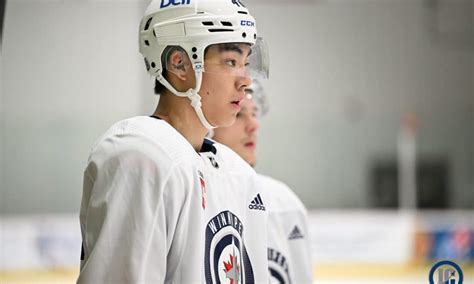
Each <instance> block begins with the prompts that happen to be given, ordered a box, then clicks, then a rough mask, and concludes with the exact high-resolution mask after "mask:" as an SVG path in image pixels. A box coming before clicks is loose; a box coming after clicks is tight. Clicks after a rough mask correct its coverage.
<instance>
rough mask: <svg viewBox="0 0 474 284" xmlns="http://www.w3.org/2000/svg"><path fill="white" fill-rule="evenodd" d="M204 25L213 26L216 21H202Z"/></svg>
mask: <svg viewBox="0 0 474 284" xmlns="http://www.w3.org/2000/svg"><path fill="white" fill-rule="evenodd" d="M202 24H203V25H205V26H213V25H214V23H213V22H202Z"/></svg>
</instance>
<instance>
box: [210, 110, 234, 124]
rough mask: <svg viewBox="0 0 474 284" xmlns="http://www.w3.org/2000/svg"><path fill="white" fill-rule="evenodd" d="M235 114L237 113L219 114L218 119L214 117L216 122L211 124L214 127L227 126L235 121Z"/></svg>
mask: <svg viewBox="0 0 474 284" xmlns="http://www.w3.org/2000/svg"><path fill="white" fill-rule="evenodd" d="M236 116H237V113H229V114H226V115H221V116H219V119H216V123H214V124H213V125H214V126H215V127H229V126H232V125H233V124H234V122H235V118H236Z"/></svg>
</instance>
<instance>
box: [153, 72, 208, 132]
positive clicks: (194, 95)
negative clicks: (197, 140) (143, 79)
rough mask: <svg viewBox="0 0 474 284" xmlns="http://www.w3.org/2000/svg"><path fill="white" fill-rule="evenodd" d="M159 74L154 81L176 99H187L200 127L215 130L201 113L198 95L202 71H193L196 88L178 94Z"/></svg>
mask: <svg viewBox="0 0 474 284" xmlns="http://www.w3.org/2000/svg"><path fill="white" fill-rule="evenodd" d="M160 73H161V72H159V73H158V75H157V77H156V79H157V80H158V81H159V82H160V83H161V84H162V85H163V86H165V87H166V88H167V89H168V90H169V91H170V92H172V93H173V94H175V95H176V96H178V97H187V98H188V99H189V100H190V101H191V106H192V107H193V108H194V111H195V112H196V114H197V116H198V118H199V121H200V122H201V124H202V126H204V127H205V128H206V129H207V130H211V129H214V128H216V127H215V126H213V125H212V124H210V123H209V122H208V121H207V119H206V117H205V116H204V113H203V112H202V103H201V96H200V95H199V93H198V92H199V90H200V89H201V83H202V71H201V70H198V71H194V73H195V74H196V87H195V88H194V89H193V88H190V89H189V90H187V91H186V92H178V91H177V90H176V89H175V88H174V87H173V86H172V85H171V84H170V83H169V82H168V81H167V80H166V79H165V78H164V77H163V76H162V75H161V74H160Z"/></svg>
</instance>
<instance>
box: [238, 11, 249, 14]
mask: <svg viewBox="0 0 474 284" xmlns="http://www.w3.org/2000/svg"><path fill="white" fill-rule="evenodd" d="M237 13H239V14H245V15H248V13H247V12H245V11H238V12H237Z"/></svg>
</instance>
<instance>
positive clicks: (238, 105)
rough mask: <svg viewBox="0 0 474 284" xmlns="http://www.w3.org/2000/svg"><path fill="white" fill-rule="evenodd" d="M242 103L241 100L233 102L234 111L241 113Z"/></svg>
mask: <svg viewBox="0 0 474 284" xmlns="http://www.w3.org/2000/svg"><path fill="white" fill-rule="evenodd" d="M240 102H241V100H237V101H232V102H231V105H232V107H233V108H234V109H236V110H237V111H239V110H240Z"/></svg>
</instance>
